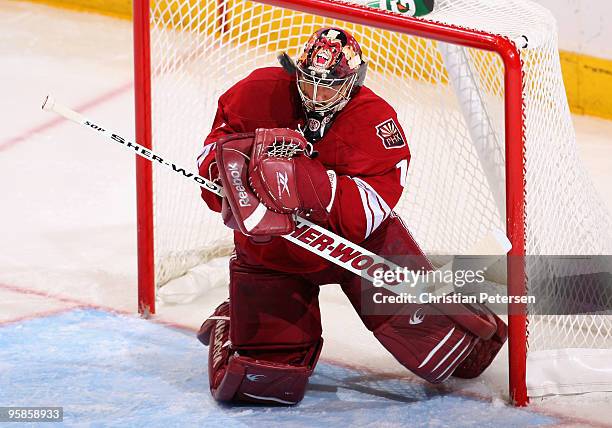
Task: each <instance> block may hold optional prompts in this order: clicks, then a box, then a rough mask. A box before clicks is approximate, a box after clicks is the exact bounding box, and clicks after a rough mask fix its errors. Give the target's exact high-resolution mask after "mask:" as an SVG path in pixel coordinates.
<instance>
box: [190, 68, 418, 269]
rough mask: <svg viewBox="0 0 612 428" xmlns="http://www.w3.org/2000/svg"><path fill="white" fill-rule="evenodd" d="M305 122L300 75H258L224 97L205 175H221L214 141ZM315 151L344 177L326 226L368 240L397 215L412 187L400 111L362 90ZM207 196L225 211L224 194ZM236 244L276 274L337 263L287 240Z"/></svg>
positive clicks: (203, 162)
mask: <svg viewBox="0 0 612 428" xmlns="http://www.w3.org/2000/svg"><path fill="white" fill-rule="evenodd" d="M304 121H305V118H304V114H303V112H302V107H301V101H300V98H299V95H298V92H297V88H296V82H295V76H291V75H289V74H288V73H287V72H285V71H284V70H283V69H282V68H280V67H269V68H261V69H257V70H255V71H254V72H252V73H251V74H250V75H249V76H247V77H246V78H244V79H243V80H241V81H239V82H238V83H236V84H235V85H234V86H232V87H231V88H230V89H229V90H228V91H227V92H225V93H224V94H223V95H222V96H221V97H220V98H219V103H218V109H217V113H216V116H215V119H214V123H213V126H212V131H211V133H210V134H209V135H208V137H206V140H205V142H204V150H203V151H202V153H201V154H200V156H199V157H198V166H199V171H200V175H202V176H203V177H207V178H209V177H216V171H215V168H216V163H215V162H214V144H215V142H216V140H217V139H218V138H219V137H220V136H222V135H226V134H232V133H237V132H252V131H255V129H257V128H290V129H297V127H298V125H300V126H302V127H303V126H304ZM314 148H315V150H316V151H318V152H319V156H318V157H317V159H318V160H320V161H321V162H322V163H323V165H324V166H325V167H326V168H327V169H331V170H334V171H335V172H336V174H337V177H338V181H337V188H336V193H335V197H334V201H333V204H332V207H331V211H330V216H329V220H328V221H329V223H326V224H322V226H324V227H326V228H328V229H329V230H331V231H333V232H334V233H337V234H339V235H341V236H344V237H345V238H347V239H349V240H351V241H353V242H355V243H360V242H362V241H364V240H365V239H366V238H367V237H368V236H369V235H370V234H371V233H372V232H373V231H374V230H376V228H378V226H380V224H381V223H382V222H383V221H384V220H385V219H386V218H387V217H388V216H389V214H390V213H391V211H392V209H393V207H394V206H395V205H396V204H397V202H398V200H399V198H400V196H401V194H402V190H403V187H404V185H405V183H406V173H407V170H408V162H409V160H410V151H409V149H408V144H407V142H406V137H405V135H404V133H403V131H402V128H401V127H400V124H399V123H398V120H397V114H396V113H395V111H394V110H393V108H392V107H391V106H390V105H389V104H388V103H387V102H385V101H384V100H383V99H382V98H380V97H379V96H378V95H376V94H375V93H374V92H372V91H371V90H370V89H368V88H367V87H362V88H361V90H360V91H359V92H358V93H357V94H356V95H355V96H354V97H353V98H352V99H351V101H350V102H349V103H348V104H347V105H346V106H345V107H344V108H343V109H342V110H341V111H340V112H339V113H337V114H336V117H335V119H334V122H333V124H332V126H331V127H330V128H329V129H328V130H327V132H326V134H325V136H324V137H323V138H322V139H321V140H319V141H318V142H317V143H315V145H314ZM202 198H203V199H204V201H206V203H207V204H208V206H209V207H210V208H211V209H213V210H215V211H221V199H220V198H219V197H218V196H216V195H213V194H212V193H210V192H207V191H206V190H202ZM235 244H236V246H237V247H238V251H240V252H242V253H244V252H247V253H248V254H249V255H250V256H252V257H254V258H255V259H256V260H259V261H260V262H261V264H262V265H264V266H265V267H268V268H270V269H275V270H281V271H285V272H314V271H317V270H320V269H323V268H325V267H326V266H327V265H328V263H330V262H328V261H326V260H325V259H323V258H320V257H319V256H317V255H314V254H312V253H310V252H308V251H306V250H304V249H302V248H300V247H297V246H295V245H294V244H292V243H290V242H288V241H286V240H285V239H283V238H281V237H274V238H272V240H271V241H269V242H266V243H265V244H260V243H256V242H254V241H252V240H251V239H249V238H248V237H247V236H244V235H242V234H241V233H240V232H235Z"/></svg>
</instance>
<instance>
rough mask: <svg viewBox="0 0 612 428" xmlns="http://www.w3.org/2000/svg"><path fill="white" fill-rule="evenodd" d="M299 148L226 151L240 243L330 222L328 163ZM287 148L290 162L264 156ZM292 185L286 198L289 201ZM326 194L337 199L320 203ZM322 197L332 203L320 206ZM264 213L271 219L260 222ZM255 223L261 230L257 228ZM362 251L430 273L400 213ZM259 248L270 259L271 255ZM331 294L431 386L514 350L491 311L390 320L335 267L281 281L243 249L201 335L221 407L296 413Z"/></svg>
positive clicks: (410, 314) (452, 310) (419, 311)
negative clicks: (300, 220)
mask: <svg viewBox="0 0 612 428" xmlns="http://www.w3.org/2000/svg"><path fill="white" fill-rule="evenodd" d="M289 140H290V141H289ZM300 140H302V138H301V136H299V134H297V135H296V133H294V132H293V131H289V130H277V129H272V130H257V132H256V133H255V134H253V133H251V134H237V135H233V136H230V137H226V138H223V139H222V140H221V141H219V142H218V143H217V162H218V163H219V165H220V166H221V168H220V172H221V173H220V176H221V181H222V182H223V185H224V188H225V189H228V188H230V187H228V186H233V189H232V190H231V191H230V192H227V190H226V195H228V197H227V199H228V202H229V204H228V205H230V206H231V211H232V213H233V216H229V217H230V218H231V217H234V218H235V224H237V225H238V227H237V228H238V229H239V230H240V231H242V232H243V233H245V232H248V234H249V235H250V236H254V237H257V236H259V235H265V231H266V227H267V228H268V229H267V233H268V234H272V233H273V232H271V230H274V231H278V233H282V232H285V231H287V230H289V231H290V230H291V228H292V227H293V224H292V218H291V214H290V213H292V212H295V211H308V212H310V213H313V212H314V213H316V216H318V217H319V216H320V217H319V218H321V217H324V215H325V205H326V204H329V203H330V199H331V200H333V198H332V195H333V191H331V187H332V186H331V185H330V184H329V183H326V182H325V181H326V180H327V173H326V171H325V169H324V168H323V166H322V164H320V163H319V162H318V160H316V159H315V160H313V159H310V158H308V157H306V156H304V154H303V152H302V150H304V149H305V142H303V143H304V144H302V143H301V142H300ZM288 141H289V142H290V145H292V146H293V147H292V148H291V147H288V146H287V144H286V143H287V142H288ZM279 142H280V145H279ZM250 144H252V146H249V145H250ZM281 146H282V147H281ZM249 147H251V149H250V150H249ZM279 149H282V150H287V149H290V150H293V153H292V154H291V155H288V156H264V155H263V154H264V153H267V154H268V155H269V154H270V153H277V152H278V150H279ZM262 160H264V161H263V162H262ZM277 172H280V173H281V174H280V175H282V176H283V177H284V178H283V180H282V181H278V182H277V181H276V180H277V177H278V176H279V175H278V174H277ZM304 177H306V178H304ZM247 183H249V184H247ZM298 183H300V184H298ZM302 183H306V185H304V184H302ZM312 183H317V184H316V185H314V186H313V185H312ZM284 185H286V187H287V190H288V191H287V190H285V191H283V190H282V189H283V186H284ZM325 186H327V187H328V188H329V192H326V191H325V190H324V191H323V192H322V193H317V192H316V191H317V190H319V189H321V188H323V189H325ZM254 187H256V188H257V189H258V191H257V192H256V191H255V190H253V188H254ZM321 194H322V195H323V196H324V198H323V199H320V198H319V197H318V196H317V195H321ZM304 195H306V197H302V198H300V196H304ZM313 195H315V196H316V197H315V196H313ZM326 196H327V197H329V198H330V199H325V197H326ZM241 201H243V202H241ZM226 203H227V202H226ZM258 207H264V208H258ZM258 209H260V210H262V212H263V215H262V214H259V215H257V214H256V212H257V210H258ZM253 216H256V217H255V218H257V219H258V220H257V222H253V221H252V220H251V219H252V218H253ZM226 219H227V217H226ZM232 221H234V220H232ZM270 224H271V225H273V229H270V228H269V226H270ZM249 225H251V226H253V225H254V226H253V227H249ZM280 231H282V232H280ZM362 246H363V247H365V248H366V249H367V250H369V251H372V252H373V253H375V254H396V255H404V256H410V257H402V256H395V257H392V258H391V260H392V261H393V262H395V263H396V264H397V265H399V266H403V267H407V268H409V269H413V270H418V269H432V265H431V264H430V262H429V260H428V259H427V258H426V257H425V255H424V254H423V253H422V252H421V250H420V248H419V247H418V245H417V244H416V242H415V241H414V239H413V238H412V236H411V234H410V233H409V232H408V230H407V229H406V228H405V226H404V224H403V223H402V221H401V220H400V219H399V218H398V217H397V216H395V215H394V214H392V215H391V216H389V217H388V218H387V219H386V220H385V221H384V222H383V224H381V226H380V227H379V228H377V229H376V230H375V231H374V232H373V233H372V234H371V235H370V236H369V237H368V238H367V239H366V240H365V241H364V242H363V243H362ZM261 247H262V250H264V248H265V244H262V245H261ZM329 283H339V284H340V285H341V287H342V290H343V292H344V293H345V294H346V296H347V297H348V298H349V300H350V302H351V304H352V305H353V307H354V308H355V310H356V311H357V312H358V314H359V316H360V317H361V319H362V321H363V323H364V324H365V326H366V327H367V328H368V329H369V330H370V331H372V332H373V334H374V336H375V337H376V338H377V339H378V340H379V341H380V343H381V344H382V345H383V346H384V347H385V348H386V349H387V350H388V351H389V352H391V354H393V356H394V357H395V358H396V359H397V360H398V361H399V362H400V363H401V364H403V365H404V366H405V367H406V368H408V369H409V370H411V371H412V372H413V373H415V374H416V375H418V376H419V377H421V378H423V379H425V380H427V381H429V382H432V383H439V382H442V381H444V380H445V379H447V378H448V377H449V376H451V375H455V376H458V377H465V378H472V377H476V376H478V375H479V374H480V373H482V371H484V370H485V369H486V368H487V367H488V366H489V364H490V363H491V361H492V360H493V358H494V357H495V355H496V354H497V353H498V352H499V349H500V348H501V346H502V345H503V343H504V342H505V340H506V325H505V324H504V323H503V321H501V320H500V319H499V318H498V317H497V316H496V315H495V314H493V313H492V312H491V311H490V310H488V309H487V308H486V307H484V306H481V305H479V306H470V305H463V304H452V305H451V304H436V305H415V304H406V305H401V306H400V305H393V306H392V308H394V311H391V310H390V308H389V307H382V306H380V307H376V306H372V304H371V302H372V296H373V294H374V293H380V292H383V293H389V294H390V293H391V291H389V290H386V289H381V288H376V287H374V286H373V285H372V284H371V283H369V282H366V281H363V280H362V279H361V278H360V277H359V276H358V275H355V274H353V273H350V272H347V271H345V270H343V269H341V268H338V267H337V266H334V265H329V266H328V267H327V268H325V269H324V270H322V271H319V272H310V273H288V272H280V271H276V270H272V269H268V268H265V267H263V266H262V265H261V263H259V261H258V260H257V259H256V258H255V256H254V255H253V254H251V253H250V252H249V253H247V252H244V251H242V250H241V248H240V247H237V248H236V257H235V258H234V259H233V260H232V261H231V263H230V299H229V302H224V303H223V304H221V305H220V306H219V307H218V308H217V310H216V311H215V313H214V314H213V316H211V317H210V318H209V319H208V320H206V321H205V322H204V324H203V325H202V328H201V329H200V332H199V334H198V338H199V339H200V341H202V342H203V343H204V344H207V345H209V380H210V388H211V392H212V394H213V396H214V397H215V398H216V399H218V400H221V401H234V402H255V403H264V404H284V405H287V404H295V403H297V402H299V401H300V400H301V399H302V398H303V396H304V393H305V390H306V386H307V383H308V378H309V377H310V375H311V374H312V372H313V370H314V368H315V365H316V363H317V360H318V357H319V354H320V352H321V347H322V345H323V339H322V337H321V319H320V313H319V302H318V293H319V286H320V285H321V284H329ZM364 307H368V312H367V313H364V312H363V308H364Z"/></svg>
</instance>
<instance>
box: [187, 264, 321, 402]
mask: <svg viewBox="0 0 612 428" xmlns="http://www.w3.org/2000/svg"><path fill="white" fill-rule="evenodd" d="M198 338H199V339H200V341H202V343H204V344H207V345H208V346H209V381H210V390H211V393H212V395H213V397H214V398H215V399H217V400H220V401H233V402H255V403H262V404H284V405H290V404H295V403H297V402H299V401H300V400H301V399H302V398H303V396H304V392H305V389H306V386H307V384H308V378H309V377H310V375H311V374H312V372H313V370H314V368H315V365H316V363H317V360H318V358H319V354H320V352H321V348H322V346H323V339H322V338H321V320H320V313H319V306H318V287H315V286H312V285H311V284H310V283H309V282H308V281H306V280H305V279H303V278H301V277H299V276H296V275H288V274H285V273H280V272H275V271H271V270H266V269H262V268H260V267H256V266H252V265H249V264H247V263H245V262H241V261H239V260H237V259H235V260H232V262H231V263H230V300H229V301H228V302H224V303H223V304H221V305H220V306H219V307H218V308H217V310H216V311H215V313H214V314H213V315H212V316H211V317H210V318H209V319H207V320H206V321H205V322H204V324H203V325H202V328H201V329H200V332H199V333H198Z"/></svg>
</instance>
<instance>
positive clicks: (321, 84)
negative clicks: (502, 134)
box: [296, 66, 358, 114]
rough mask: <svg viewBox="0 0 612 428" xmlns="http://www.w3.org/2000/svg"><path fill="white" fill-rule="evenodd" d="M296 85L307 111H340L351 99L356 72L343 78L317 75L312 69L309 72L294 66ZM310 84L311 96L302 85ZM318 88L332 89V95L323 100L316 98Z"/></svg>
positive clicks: (323, 112)
mask: <svg viewBox="0 0 612 428" xmlns="http://www.w3.org/2000/svg"><path fill="white" fill-rule="evenodd" d="M296 72H297V87H298V92H299V94H300V98H301V99H302V104H303V106H304V108H305V109H306V110H307V111H309V112H315V113H320V114H326V113H329V112H338V111H340V110H341V109H342V108H343V107H344V106H345V105H346V104H347V103H348V102H349V100H350V99H351V95H352V94H353V88H354V86H355V82H356V81H357V76H358V73H353V74H351V75H350V76H347V77H343V78H335V79H334V78H324V77H319V76H317V75H316V73H315V72H314V71H313V72H312V74H310V73H309V72H308V71H306V70H303V69H302V68H301V67H299V66H298V67H296ZM304 84H309V85H312V97H311V96H309V95H308V94H306V93H305V92H304V90H303V87H302V85H304ZM320 88H326V89H329V90H331V91H333V95H332V96H331V97H329V98H327V99H325V100H317V93H318V92H319V90H320Z"/></svg>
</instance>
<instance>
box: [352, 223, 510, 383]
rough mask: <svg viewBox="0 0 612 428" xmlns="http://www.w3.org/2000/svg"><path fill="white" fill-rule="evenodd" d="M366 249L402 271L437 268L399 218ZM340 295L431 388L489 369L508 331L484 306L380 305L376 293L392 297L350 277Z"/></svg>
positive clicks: (373, 237)
mask: <svg viewBox="0 0 612 428" xmlns="http://www.w3.org/2000/svg"><path fill="white" fill-rule="evenodd" d="M362 245H363V246H364V247H365V248H367V249H368V250H370V251H372V252H374V253H376V254H381V255H390V256H388V257H389V258H390V259H392V260H393V261H394V262H396V263H397V264H398V265H400V266H405V267H408V268H409V269H432V268H433V267H432V266H431V264H430V263H429V261H428V260H427V258H426V257H425V255H424V254H423V253H422V251H421V250H420V248H419V247H418V245H417V244H416V242H415V241H414V239H413V238H412V236H411V235H410V233H409V232H408V230H407V229H406V228H405V226H404V225H403V223H402V222H401V220H400V219H399V218H397V217H395V216H391V217H390V218H389V219H387V220H386V221H385V223H383V224H382V225H381V226H380V227H379V228H378V229H377V230H376V231H374V233H373V234H372V235H370V237H369V238H368V239H367V240H366V241H365V242H364V243H363V244H362ZM402 255H404V257H403V260H402ZM406 255H411V257H409V258H406V257H405V256H406ZM342 289H343V291H344V292H345V294H346V295H347V297H348V298H349V300H350V301H351V303H352V305H353V307H354V308H355V309H356V310H357V312H358V313H359V316H360V317H361V319H362V321H363V322H364V324H365V325H366V327H367V328H368V329H370V330H371V331H372V332H373V333H374V336H375V337H376V338H377V339H378V340H379V341H380V342H381V344H382V345H383V346H384V347H385V348H386V349H387V350H388V351H389V352H391V354H392V355H393V356H394V357H395V358H396V359H397V360H398V361H399V362H400V363H401V364H402V365H404V366H405V367H406V368H408V369H409V370H410V371H412V372H413V373H415V374H416V375H418V376H419V377H421V378H423V379H425V380H427V381H429V382H432V383H439V382H442V381H444V380H445V379H447V378H448V377H449V376H451V375H452V374H455V375H456V376H461V375H463V376H468V375H471V374H475V373H478V374H480V373H479V372H478V371H479V370H480V369H482V370H484V368H486V366H488V364H489V363H490V362H491V361H492V359H493V358H494V357H495V355H496V354H497V351H499V347H501V344H503V342H504V340H505V334H503V331H502V330H503V329H504V328H505V325H504V324H503V322H502V321H501V320H499V318H496V317H495V316H494V314H493V313H492V312H491V311H489V310H488V309H486V308H485V307H484V306H472V305H463V304H460V303H457V304H454V303H453V304H428V305H418V304H376V303H374V299H373V295H374V293H382V294H384V295H390V294H392V293H391V292H390V291H388V290H385V289H381V288H376V287H374V286H373V285H372V284H370V283H367V282H365V281H363V280H362V279H361V278H360V277H358V276H355V275H350V276H348V277H347V279H346V280H345V281H344V282H343V284H342ZM498 320H499V322H501V325H500V324H499V323H498ZM500 343H501V344H500ZM497 345H499V347H497ZM468 361H469V362H468ZM463 362H465V364H464V365H462V363H463Z"/></svg>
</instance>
